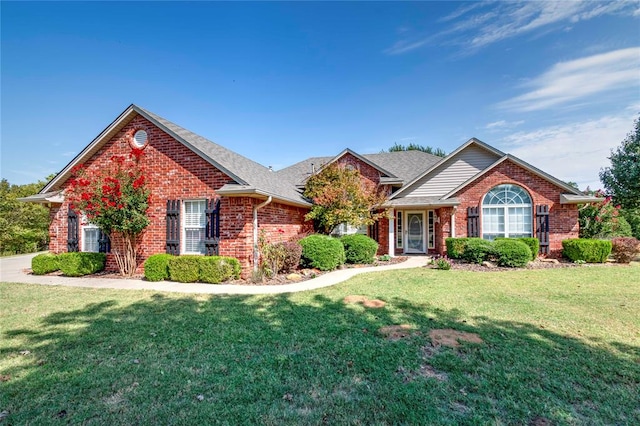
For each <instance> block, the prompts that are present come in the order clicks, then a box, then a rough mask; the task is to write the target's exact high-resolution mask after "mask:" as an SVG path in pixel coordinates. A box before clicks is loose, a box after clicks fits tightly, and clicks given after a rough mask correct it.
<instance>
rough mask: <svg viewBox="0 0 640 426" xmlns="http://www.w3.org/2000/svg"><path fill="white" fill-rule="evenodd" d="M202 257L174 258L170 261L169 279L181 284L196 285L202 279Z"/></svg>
mask: <svg viewBox="0 0 640 426" xmlns="http://www.w3.org/2000/svg"><path fill="white" fill-rule="evenodd" d="M200 258H201V256H188V255H187V256H174V257H173V258H171V259H169V278H170V279H171V281H178V282H181V283H195V282H196V281H198V278H200Z"/></svg>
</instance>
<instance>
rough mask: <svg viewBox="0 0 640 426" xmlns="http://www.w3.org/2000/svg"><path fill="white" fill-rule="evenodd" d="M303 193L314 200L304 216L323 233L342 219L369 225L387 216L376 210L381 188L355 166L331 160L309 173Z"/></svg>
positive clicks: (383, 198)
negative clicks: (348, 166)
mask: <svg viewBox="0 0 640 426" xmlns="http://www.w3.org/2000/svg"><path fill="white" fill-rule="evenodd" d="M303 195H304V196H305V197H306V198H308V199H310V200H311V201H312V203H313V207H312V208H311V211H310V212H309V213H307V215H306V216H305V218H306V219H307V220H313V221H314V224H315V227H316V229H317V230H318V231H319V232H322V233H325V234H330V233H331V231H333V229H334V228H335V227H336V226H338V225H340V224H342V223H348V224H349V225H352V226H362V225H371V224H373V223H375V222H376V221H377V220H378V219H380V218H382V217H384V216H386V212H384V211H379V209H380V206H381V205H382V203H384V201H385V200H386V196H385V194H384V192H383V191H382V190H380V189H379V188H378V187H377V186H376V184H374V183H373V182H371V181H370V180H369V179H365V178H364V177H363V176H362V175H361V174H360V172H359V171H358V170H356V169H351V168H347V167H345V166H344V165H341V164H336V163H332V164H330V165H328V166H327V167H325V168H324V169H322V170H321V171H320V172H318V173H316V174H314V175H312V176H311V177H310V178H309V180H307V184H306V186H305V190H304V193H303Z"/></svg>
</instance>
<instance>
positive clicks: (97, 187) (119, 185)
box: [65, 148, 151, 277]
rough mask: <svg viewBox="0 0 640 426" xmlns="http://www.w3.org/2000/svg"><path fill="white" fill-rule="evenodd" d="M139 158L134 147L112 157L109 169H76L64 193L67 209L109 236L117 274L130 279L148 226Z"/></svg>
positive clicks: (143, 182)
mask: <svg viewBox="0 0 640 426" xmlns="http://www.w3.org/2000/svg"><path fill="white" fill-rule="evenodd" d="M142 156H143V152H142V150H141V149H137V148H134V149H132V151H131V153H130V154H129V156H128V157H125V156H121V155H114V156H113V157H111V163H110V166H109V167H105V168H101V169H91V170H88V169H87V168H85V167H83V166H82V165H80V166H77V167H75V168H74V170H73V177H72V178H71V179H70V180H69V188H68V189H67V191H66V192H65V196H66V197H67V199H68V200H69V201H70V203H71V204H70V207H71V208H72V209H73V210H76V211H79V212H81V213H82V214H83V215H84V217H85V218H86V220H87V221H89V222H90V223H92V224H94V225H96V226H97V227H99V228H100V229H101V230H102V232H104V233H105V234H107V235H108V236H109V239H110V240H111V252H112V253H113V255H114V257H115V260H116V263H117V264H118V268H119V269H120V274H122V275H123V276H129V277H130V276H132V275H133V274H134V273H135V271H136V267H137V251H138V244H139V242H140V236H141V235H142V233H143V232H144V230H145V228H146V227H147V226H148V225H149V218H148V217H147V209H148V208H149V197H150V195H151V192H150V190H149V189H147V187H146V178H145V175H144V169H143V168H142V166H141V164H140V162H141V159H142Z"/></svg>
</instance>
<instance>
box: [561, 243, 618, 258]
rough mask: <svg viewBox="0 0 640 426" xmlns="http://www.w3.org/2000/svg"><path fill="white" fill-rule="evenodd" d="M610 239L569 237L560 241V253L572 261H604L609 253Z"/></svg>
mask: <svg viewBox="0 0 640 426" xmlns="http://www.w3.org/2000/svg"><path fill="white" fill-rule="evenodd" d="M611 247H612V246H611V241H609V240H590V239H586V238H570V239H568V240H564V241H562V255H563V256H565V257H566V258H568V259H569V260H571V261H573V262H577V261H582V262H587V263H604V262H605V261H606V260H607V257H609V254H611Z"/></svg>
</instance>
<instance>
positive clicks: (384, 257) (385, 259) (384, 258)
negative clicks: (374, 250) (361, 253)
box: [378, 254, 391, 262]
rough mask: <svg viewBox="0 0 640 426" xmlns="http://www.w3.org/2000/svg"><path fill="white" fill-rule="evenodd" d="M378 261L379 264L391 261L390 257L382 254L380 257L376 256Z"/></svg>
mask: <svg viewBox="0 0 640 426" xmlns="http://www.w3.org/2000/svg"><path fill="white" fill-rule="evenodd" d="M378 260H379V261H380V262H388V261H390V260H391V256H390V255H388V254H383V255H382V256H378Z"/></svg>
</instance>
